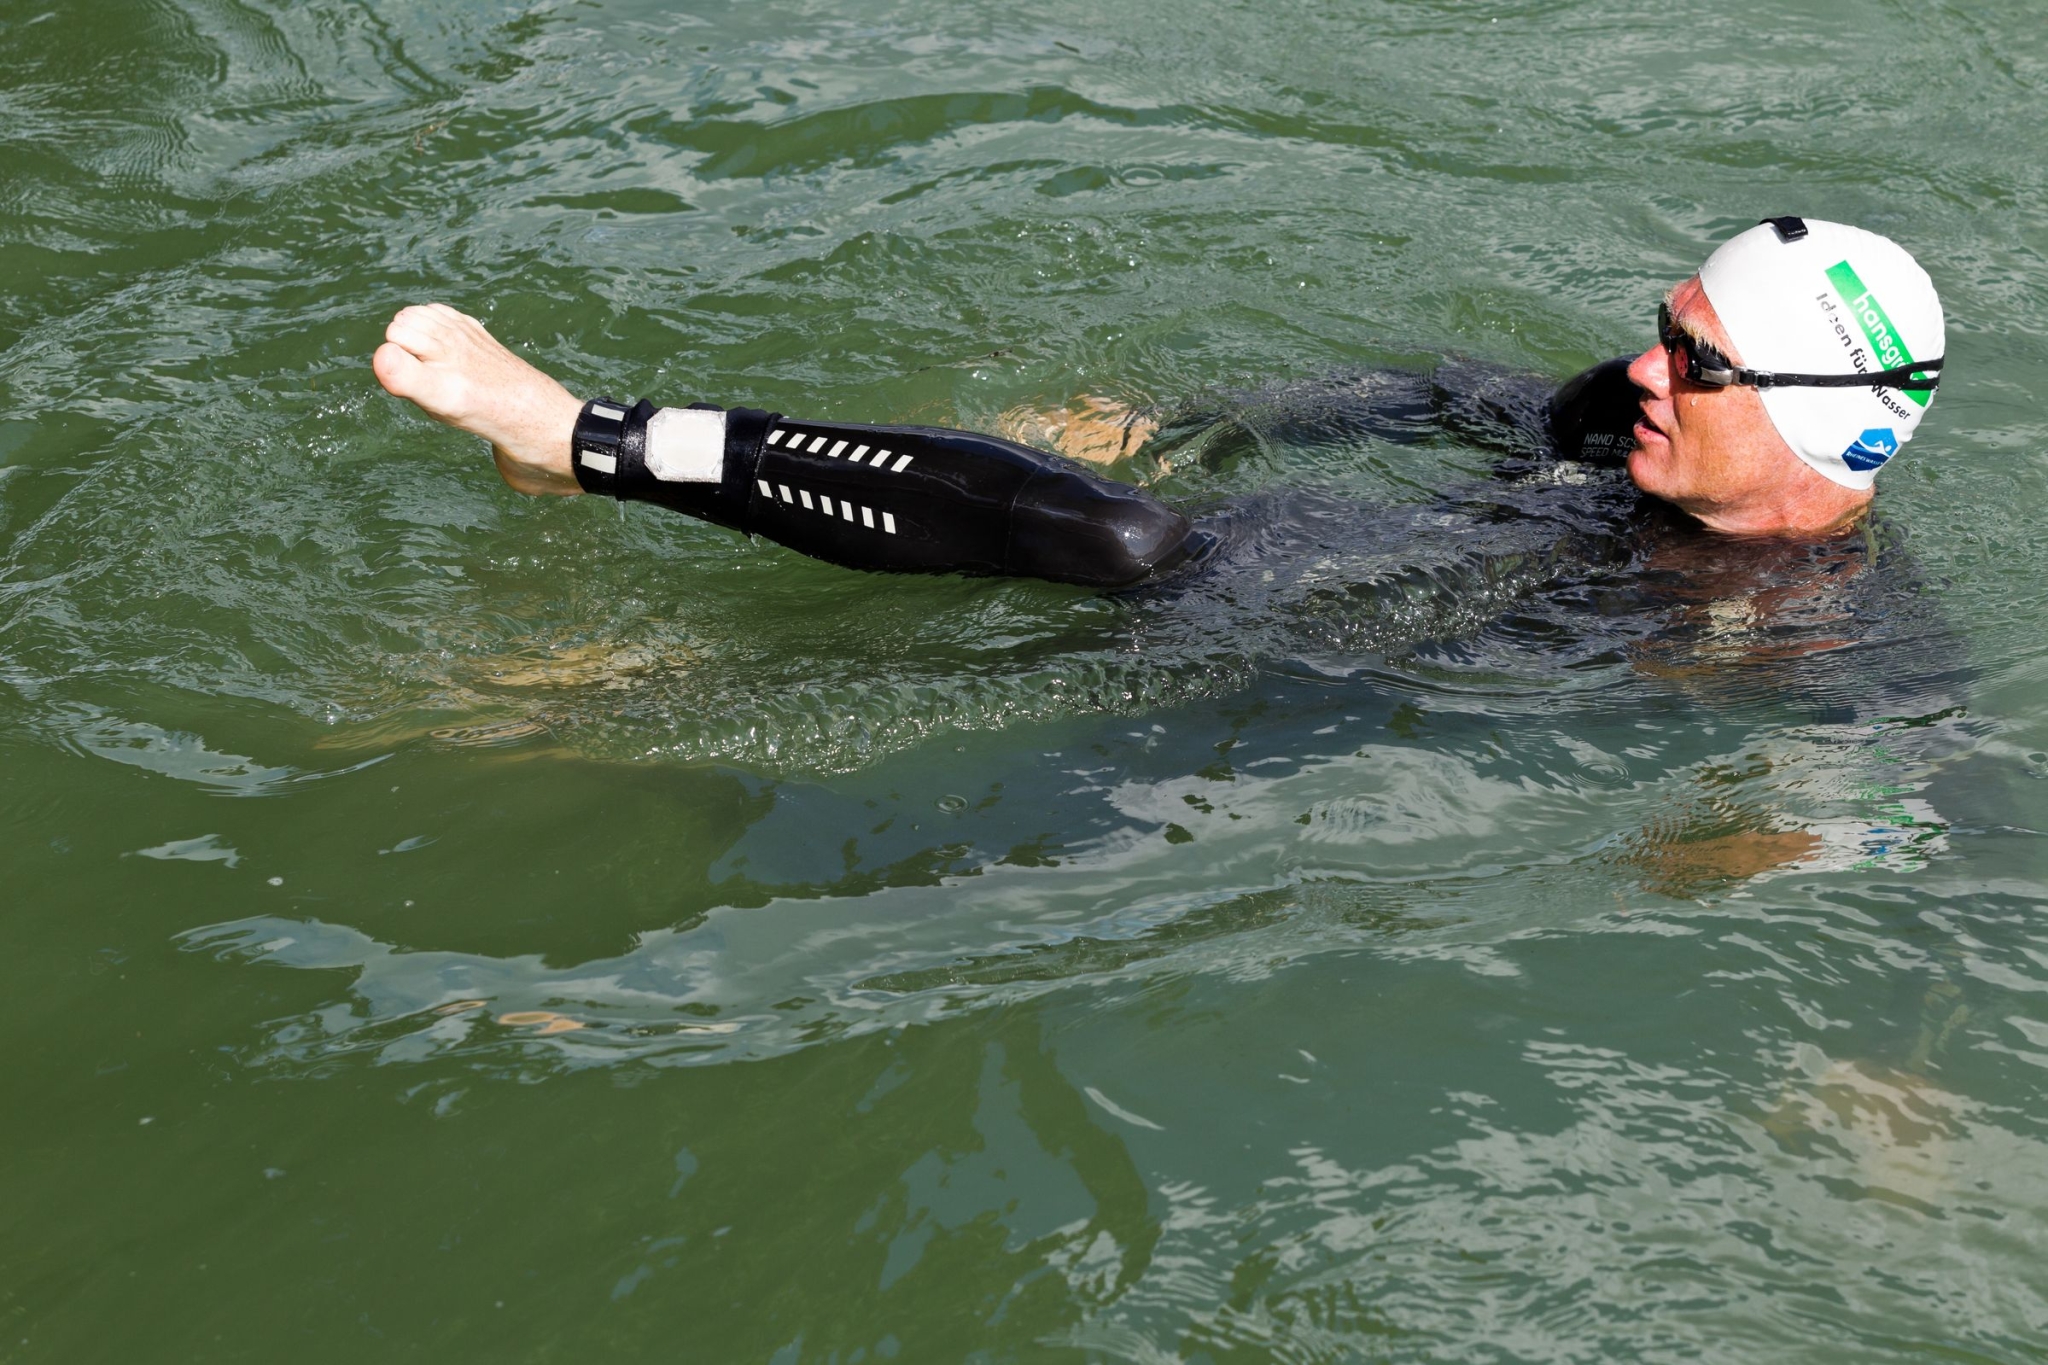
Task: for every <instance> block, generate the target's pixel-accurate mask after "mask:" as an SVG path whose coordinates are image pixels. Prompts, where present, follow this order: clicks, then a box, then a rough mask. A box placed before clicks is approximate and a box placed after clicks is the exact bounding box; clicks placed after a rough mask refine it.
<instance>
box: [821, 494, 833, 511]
mask: <svg viewBox="0 0 2048 1365" xmlns="http://www.w3.org/2000/svg"><path fill="white" fill-rule="evenodd" d="M818 501H820V502H822V503H824V504H825V515H826V516H828V517H829V516H831V515H832V499H830V498H828V497H826V496H825V495H824V494H823V493H820V494H818Z"/></svg>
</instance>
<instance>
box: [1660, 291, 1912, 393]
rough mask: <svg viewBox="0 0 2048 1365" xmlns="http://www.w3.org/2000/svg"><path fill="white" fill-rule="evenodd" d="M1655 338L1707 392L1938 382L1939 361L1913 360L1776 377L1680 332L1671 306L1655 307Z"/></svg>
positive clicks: (1901, 386)
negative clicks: (1873, 368)
mask: <svg viewBox="0 0 2048 1365" xmlns="http://www.w3.org/2000/svg"><path fill="white" fill-rule="evenodd" d="M1657 339H1658V340H1659V341H1661V342H1663V343H1664V353H1665V354H1666V355H1669V356H1670V357H1672V358H1673V359H1674V360H1675V359H1677V358H1678V354H1679V352H1680V351H1681V350H1683V351H1684V352H1685V377H1686V378H1687V379H1689V380H1691V381H1692V382H1693V383H1695V384H1704V385H1705V386H1706V387H1708V388H1710V389H1725V388H1728V387H1730V386H1731V385H1736V384H1742V385H1747V386H1749V387H1750V388H1756V389H1793V388H1798V389H1875V388H1888V389H1909V390H1911V391H1913V392H1914V393H1920V392H1924V391H1926V390H1929V389H1932V388H1934V386H1935V385H1937V384H1939V383H1941V358H1936V359H1934V360H1921V361H1916V362H1914V363H1913V364H1911V365H1901V366H1899V367H1898V368H1897V369H1891V370H1879V371H1877V372H1876V373H1875V374H1779V373H1778V372H1776V371H1775V370H1751V369H1745V368H1743V367H1742V366H1740V365H1737V364H1735V363H1734V362H1733V361H1731V360H1729V359H1728V357H1727V356H1725V355H1722V354H1721V352H1720V351H1719V350H1717V349H1716V348H1715V347H1714V346H1713V345H1712V344H1711V343H1709V342H1705V341H1702V340H1700V339H1699V338H1698V337H1696V336H1693V335H1692V334H1691V333H1689V332H1681V331H1679V330H1678V328H1677V327H1676V326H1674V325H1673V324H1672V321H1671V305H1670V304H1668V303H1660V304H1658V305H1657Z"/></svg>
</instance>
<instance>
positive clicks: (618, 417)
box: [590, 403, 626, 422]
mask: <svg viewBox="0 0 2048 1365" xmlns="http://www.w3.org/2000/svg"><path fill="white" fill-rule="evenodd" d="M590 415H591V416H592V417H602V418H604V420H605V421H607V422H623V421H625V420H626V410H625V409H624V408H612V407H606V406H605V405H604V404H603V403H592V404H591V405H590Z"/></svg>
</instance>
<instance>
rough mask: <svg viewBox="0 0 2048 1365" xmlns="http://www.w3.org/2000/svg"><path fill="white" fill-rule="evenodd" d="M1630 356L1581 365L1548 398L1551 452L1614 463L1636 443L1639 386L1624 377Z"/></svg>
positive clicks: (1591, 460) (1588, 462) (1626, 457)
mask: <svg viewBox="0 0 2048 1365" xmlns="http://www.w3.org/2000/svg"><path fill="white" fill-rule="evenodd" d="M1630 359H1631V357H1628V356H1616V357H1615V358H1614V359H1613V360H1603V361H1601V362H1600V363H1599V364H1598V365H1594V366H1592V367H1590V368H1588V369H1585V370H1581V371H1580V372H1579V373H1578V374H1575V375H1573V376H1572V377H1571V378H1570V379H1567V380H1566V381H1565V382H1564V383H1562V384H1560V385H1559V386H1558V388H1557V392H1556V393H1554V394H1552V395H1551V398H1550V412H1549V418H1550V439H1551V443H1552V445H1553V446H1554V447H1555V448H1556V451H1557V453H1558V454H1559V455H1560V456H1562V457H1563V458H1565V459H1568V460H1580V461H1583V462H1585V463H1587V464H1620V463H1622V462H1623V461H1625V460H1627V459H1628V455H1629V452H1630V451H1632V450H1634V449H1635V448H1636V440H1635V424H1636V418H1637V417H1638V416H1639V415H1640V414H1641V409H1640V408H1639V407H1638V406H1637V404H1638V400H1639V399H1640V398H1641V396H1642V394H1641V390H1639V389H1638V388H1636V386H1635V381H1634V380H1632V379H1630V378H1629V377H1628V367H1629V363H1630Z"/></svg>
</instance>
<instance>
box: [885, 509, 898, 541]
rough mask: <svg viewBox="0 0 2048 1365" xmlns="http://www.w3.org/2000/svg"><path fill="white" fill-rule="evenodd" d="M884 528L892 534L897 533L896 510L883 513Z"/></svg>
mask: <svg viewBox="0 0 2048 1365" xmlns="http://www.w3.org/2000/svg"><path fill="white" fill-rule="evenodd" d="M882 529H883V530H884V531H887V532H888V533H889V534H890V535H892V536H893V535H895V534H896V514H895V513H894V512H884V513H882Z"/></svg>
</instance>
